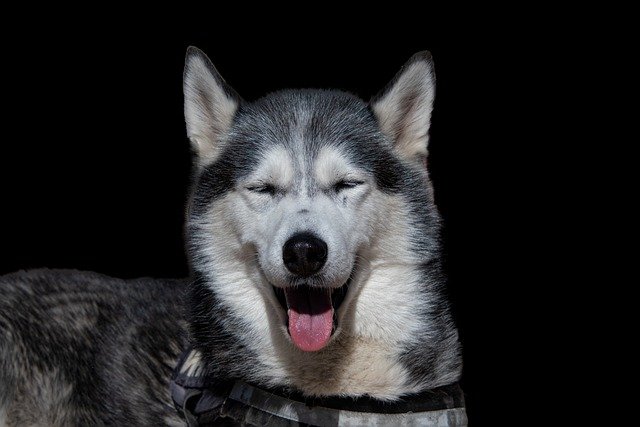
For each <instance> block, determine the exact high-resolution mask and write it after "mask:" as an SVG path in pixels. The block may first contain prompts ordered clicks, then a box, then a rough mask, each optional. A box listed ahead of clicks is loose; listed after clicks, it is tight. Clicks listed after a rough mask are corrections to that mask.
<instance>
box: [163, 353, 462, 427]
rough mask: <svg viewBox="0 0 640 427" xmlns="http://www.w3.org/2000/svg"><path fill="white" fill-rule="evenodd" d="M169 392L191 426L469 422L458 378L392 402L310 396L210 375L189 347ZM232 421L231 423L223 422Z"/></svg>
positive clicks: (179, 362) (182, 357)
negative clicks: (220, 378)
mask: <svg viewBox="0 0 640 427" xmlns="http://www.w3.org/2000/svg"><path fill="white" fill-rule="evenodd" d="M170 387H171V397H172V398H173V402H174V405H175V407H176V410H177V411H178V413H179V414H180V416H181V417H182V418H183V419H184V420H185V421H186V422H187V425H189V426H207V425H219V423H221V422H222V423H224V422H227V423H229V425H233V423H234V422H235V423H238V425H274V426H280V425H282V426H285V425H286V426H296V425H311V426H324V425H332V426H348V425H434V426H466V425H467V415H466V411H465V408H464V395H463V393H462V390H461V389H460V386H459V385H458V383H454V384H450V385H446V386H443V387H437V388H434V389H431V390H426V391H423V392H420V393H416V394H412V395H407V396H403V397H402V399H400V400H398V401H394V402H385V401H381V400H377V399H373V398H371V397H358V398H352V397H323V398H309V397H305V396H303V395H301V394H300V393H297V392H295V391H291V390H290V389H287V388H269V389H266V388H259V387H256V386H255V385H252V384H248V383H246V382H243V381H234V380H217V379H215V378H213V377H211V376H210V375H207V373H206V372H205V370H204V368H203V364H202V363H201V359H200V353H199V352H198V351H197V350H195V349H192V348H187V350H185V351H184V352H183V353H182V355H181V356H180V359H179V360H178V364H177V365H176V368H175V370H174V371H173V375H172V377H171V385H170ZM224 425H228V424H224Z"/></svg>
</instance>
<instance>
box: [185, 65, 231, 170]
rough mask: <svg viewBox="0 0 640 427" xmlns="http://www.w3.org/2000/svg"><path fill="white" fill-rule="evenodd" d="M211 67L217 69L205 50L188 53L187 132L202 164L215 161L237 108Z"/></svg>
mask: <svg viewBox="0 0 640 427" xmlns="http://www.w3.org/2000/svg"><path fill="white" fill-rule="evenodd" d="M211 70H214V72H215V68H213V65H211V63H210V62H209V61H208V59H207V58H206V56H204V54H203V53H200V54H190V55H188V56H187V62H186V65H185V75H184V115H185V121H186V125H187V136H188V137H189V140H190V141H191V143H192V146H193V147H194V150H195V151H196V153H197V155H198V163H199V165H201V166H203V165H206V164H209V163H211V162H213V161H214V160H215V159H216V157H217V156H218V154H219V153H220V151H221V149H222V146H223V144H222V139H223V138H224V136H225V133H226V131H227V130H228V129H229V127H230V126H231V122H232V121H233V117H234V115H235V113H236V110H237V109H238V102H237V101H236V100H235V99H233V98H231V97H229V96H228V95H227V94H226V92H225V90H224V89H223V88H222V87H221V86H220V84H218V81H217V80H216V78H215V77H214V76H213V74H212V71H211ZM218 78H219V79H221V77H219V76H218Z"/></svg>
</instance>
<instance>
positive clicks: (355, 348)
mask: <svg viewBox="0 0 640 427" xmlns="http://www.w3.org/2000/svg"><path fill="white" fill-rule="evenodd" d="M281 356H282V358H281V363H282V364H283V365H284V366H283V368H284V369H283V370H284V371H285V372H286V378H283V380H285V382H286V384H282V385H286V386H292V387H294V388H295V389H297V390H299V391H300V392H302V393H303V394H304V395H307V396H315V397H327V396H352V397H357V396H363V395H368V396H371V397H373V398H376V399H380V400H389V401H392V400H397V399H398V398H399V397H400V396H402V395H406V394H411V393H415V392H417V391H420V390H421V389H422V388H424V387H422V388H421V387H417V386H416V385H413V384H411V383H410V381H409V379H410V378H409V374H408V373H407V371H406V369H405V368H404V367H403V366H402V365H401V364H399V363H398V361H397V355H396V354H395V351H394V349H392V348H389V347H386V346H385V345H384V344H382V343H378V342H374V341H371V340H367V339H364V338H362V337H354V336H351V335H350V334H349V333H348V331H338V333H337V334H335V335H334V336H333V337H332V341H331V342H330V344H329V345H328V346H327V347H326V349H325V350H323V351H319V352H314V353H303V352H301V351H299V350H298V349H297V348H294V347H293V345H292V346H291V348H290V351H288V352H286V353H285V354H282V355H281Z"/></svg>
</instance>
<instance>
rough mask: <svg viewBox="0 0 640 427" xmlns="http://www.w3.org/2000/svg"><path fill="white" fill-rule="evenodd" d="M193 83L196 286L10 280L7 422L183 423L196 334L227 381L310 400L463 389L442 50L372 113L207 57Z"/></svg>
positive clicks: (412, 64) (64, 277)
mask: <svg viewBox="0 0 640 427" xmlns="http://www.w3.org/2000/svg"><path fill="white" fill-rule="evenodd" d="M184 82H185V117H186V122H187V133H188V136H189V138H190V140H191V142H192V144H193V147H194V151H195V152H196V155H197V166H196V169H197V170H196V173H195V179H194V184H193V189H192V194H191V198H190V201H189V206H188V212H187V227H186V230H187V233H186V235H187V240H188V253H189V255H190V260H191V265H192V268H193V277H192V278H191V280H190V285H189V286H186V284H185V283H182V282H176V281H154V280H151V279H148V280H138V281H132V282H124V281H120V280H117V279H110V278H106V277H104V276H99V275H95V274H89V273H78V272H76V273H70V272H67V273H66V274H63V273H61V272H49V271H34V272H29V273H23V274H14V275H10V276H6V277H5V278H3V279H1V280H0V345H1V346H2V347H1V348H2V350H1V352H0V363H1V365H0V368H1V369H2V372H1V373H0V380H2V384H3V386H1V387H0V420H2V419H3V417H4V418H5V420H6V421H7V422H8V423H9V424H22V423H25V422H26V423H29V422H32V423H44V424H49V423H54V424H55V423H58V424H67V423H82V424H85V423H89V424H92V423H96V422H108V423H114V424H133V423H135V424H147V423H148V424H153V425H157V424H159V423H168V424H171V423H178V424H179V423H180V418H178V416H177V415H176V414H175V411H174V410H173V406H172V401H171V396H170V394H169V391H168V382H169V377H170V374H171V371H172V369H173V367H174V366H175V363H176V359H177V357H178V355H179V354H180V352H181V351H182V349H183V348H185V347H186V346H187V345H188V344H191V345H193V347H194V348H195V349H196V350H197V351H198V354H199V358H200V359H201V360H200V363H201V364H202V366H203V367H204V368H206V370H207V372H209V373H210V374H211V375H213V376H215V377H217V378H223V379H224V378H228V379H241V380H243V381H246V382H249V383H252V384H256V385H258V386H264V387H286V388H290V389H293V390H296V391H298V392H300V393H302V394H303V395H306V396H354V397H355V396H363V395H368V396H371V397H373V398H375V399H378V400H386V401H394V400H397V399H399V398H401V397H402V396H406V395H410V394H413V393H418V392H421V391H424V390H427V389H431V388H434V387H438V386H443V385H447V384H451V383H454V382H456V381H457V380H458V378H459V376H460V370H461V361H460V349H459V343H458V338H457V332H456V330H455V327H454V325H453V323H452V321H451V316H450V313H449V309H448V305H447V302H446V301H445V299H444V298H443V295H442V287H443V285H444V277H443V275H442V270H441V255H440V243H439V233H440V220H439V216H438V213H437V210H436V208H435V205H434V203H433V197H432V191H431V185H430V182H429V178H428V174H427V170H426V167H425V165H426V160H425V159H426V154H427V141H428V128H429V121H430V114H431V108H432V103H433V96H434V84H435V81H434V74H433V68H432V63H431V59H430V57H429V56H428V55H427V54H417V55H415V56H414V57H413V58H412V59H411V60H410V61H409V62H408V63H407V64H406V65H405V67H404V68H403V69H402V71H401V72H400V73H399V74H398V75H397V76H396V78H395V79H394V80H393V81H392V82H391V84H390V85H389V86H388V87H387V89H385V90H384V91H383V92H382V93H381V94H380V95H379V96H378V97H376V98H375V99H374V100H373V101H372V102H371V103H370V104H366V103H364V102H363V101H361V100H360V99H358V98H356V97H354V96H352V95H349V94H346V93H343V92H337V91H320V90H301V91H282V92H278V93H274V94H271V95H269V96H267V97H265V98H263V99H260V100H258V101H256V102H253V103H246V102H244V101H243V100H241V99H240V98H239V97H238V95H237V94H236V93H235V92H234V91H233V90H232V89H231V88H229V87H228V86H227V85H226V83H225V82H224V80H223V79H222V78H221V77H220V76H219V75H218V73H217V71H216V70H215V68H213V66H212V65H211V63H210V62H209V60H208V58H206V57H205V56H204V54H202V53H201V52H200V51H198V50H196V49H190V51H189V53H188V55H187V63H186V67H185V80H184ZM187 289H188V291H187Z"/></svg>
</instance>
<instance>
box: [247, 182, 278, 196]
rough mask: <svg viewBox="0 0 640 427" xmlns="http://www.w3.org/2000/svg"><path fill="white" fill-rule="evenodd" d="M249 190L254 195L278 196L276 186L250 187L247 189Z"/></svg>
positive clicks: (260, 185) (258, 185) (261, 185)
mask: <svg viewBox="0 0 640 427" xmlns="http://www.w3.org/2000/svg"><path fill="white" fill-rule="evenodd" d="M247 190H249V191H251V192H252V193H259V194H269V195H271V196H273V195H274V194H276V192H277V191H278V189H277V188H276V186H275V185H273V184H256V185H250V186H248V187H247Z"/></svg>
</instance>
